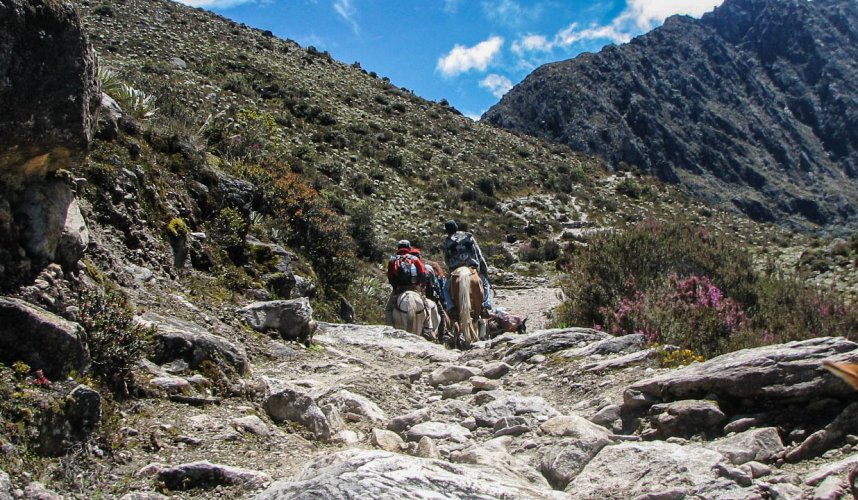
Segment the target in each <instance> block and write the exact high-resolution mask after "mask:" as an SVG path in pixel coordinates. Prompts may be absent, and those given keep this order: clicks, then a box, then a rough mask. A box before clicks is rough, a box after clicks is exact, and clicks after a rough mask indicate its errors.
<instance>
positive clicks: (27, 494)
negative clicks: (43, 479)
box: [24, 481, 63, 500]
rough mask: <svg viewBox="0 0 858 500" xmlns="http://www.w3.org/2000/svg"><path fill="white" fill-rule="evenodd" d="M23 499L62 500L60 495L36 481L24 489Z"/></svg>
mask: <svg viewBox="0 0 858 500" xmlns="http://www.w3.org/2000/svg"><path fill="white" fill-rule="evenodd" d="M24 498H25V499H27V500H63V496H62V495H60V494H59V493H57V492H55V491H52V490H49V489H48V488H47V487H45V485H44V484H42V483H40V482H38V481H33V482H32V483H30V484H28V485H27V487H26V488H24Z"/></svg>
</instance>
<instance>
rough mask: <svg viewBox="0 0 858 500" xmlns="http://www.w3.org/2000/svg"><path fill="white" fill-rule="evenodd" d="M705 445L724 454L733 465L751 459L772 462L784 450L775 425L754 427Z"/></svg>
mask: <svg viewBox="0 0 858 500" xmlns="http://www.w3.org/2000/svg"><path fill="white" fill-rule="evenodd" d="M704 446H706V447H707V448H710V449H713V450H715V451H717V452H718V453H720V454H722V455H724V456H725V457H726V458H727V460H729V461H730V463H732V464H733V465H742V464H744V463H746V462H750V461H756V462H763V463H771V462H773V461H774V460H775V459H776V458H777V457H778V456H780V454H782V453H783V451H784V445H783V443H782V442H781V438H780V435H778V430H777V429H776V428H774V427H767V428H765V429H752V430H749V431H745V432H742V433H739V434H736V435H734V436H729V437H725V438H722V439H718V440H715V441H712V442H711V443H707V444H705V445H704Z"/></svg>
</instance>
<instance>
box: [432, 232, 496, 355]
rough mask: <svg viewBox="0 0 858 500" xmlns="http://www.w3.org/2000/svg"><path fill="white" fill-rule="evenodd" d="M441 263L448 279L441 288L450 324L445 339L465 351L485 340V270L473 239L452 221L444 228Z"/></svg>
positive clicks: (487, 300)
mask: <svg viewBox="0 0 858 500" xmlns="http://www.w3.org/2000/svg"><path fill="white" fill-rule="evenodd" d="M444 230H445V231H446V233H447V238H446V239H445V240H444V260H445V262H446V263H447V269H448V270H449V271H450V278H449V279H448V280H447V282H446V284H445V286H444V301H445V304H446V307H447V312H448V314H449V315H450V316H451V319H452V322H453V332H452V335H448V336H447V338H445V344H446V345H448V346H450V347H453V346H455V347H460V348H468V347H470V344H471V343H473V342H476V341H477V340H480V339H481V338H485V322H484V321H483V320H482V319H481V317H488V316H489V315H490V311H491V310H492V303H491V287H490V285H489V280H488V266H487V265H486V260H485V259H484V258H483V254H482V252H481V251H480V246H479V245H478V244H477V241H476V240H475V239H474V235H473V234H471V233H469V232H466V231H459V225H458V224H457V223H456V221H452V220H451V221H447V222H446V223H445V224H444Z"/></svg>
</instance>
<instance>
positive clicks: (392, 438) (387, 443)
mask: <svg viewBox="0 0 858 500" xmlns="http://www.w3.org/2000/svg"><path fill="white" fill-rule="evenodd" d="M369 442H370V443H371V444H372V445H373V446H377V447H378V448H381V449H382V450H384V451H393V452H399V451H401V450H402V445H404V444H405V441H403V440H402V438H401V437H399V434H397V433H395V432H392V431H388V430H385V429H373V430H372V433H371V434H370V438H369Z"/></svg>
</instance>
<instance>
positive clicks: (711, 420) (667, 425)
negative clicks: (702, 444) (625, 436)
mask: <svg viewBox="0 0 858 500" xmlns="http://www.w3.org/2000/svg"><path fill="white" fill-rule="evenodd" d="M650 414H651V415H652V416H653V417H652V423H653V426H655V428H656V429H658V431H659V433H660V435H661V436H662V437H663V438H669V437H673V436H678V437H683V438H689V437H691V436H693V435H695V434H699V433H704V434H707V435H713V434H720V432H721V429H722V428H723V426H724V422H726V420H727V416H726V415H724V413H723V412H722V411H721V409H720V408H719V407H718V403H717V402H715V401H698V400H684V401H676V402H674V403H665V404H658V405H653V406H652V407H651V408H650Z"/></svg>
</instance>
